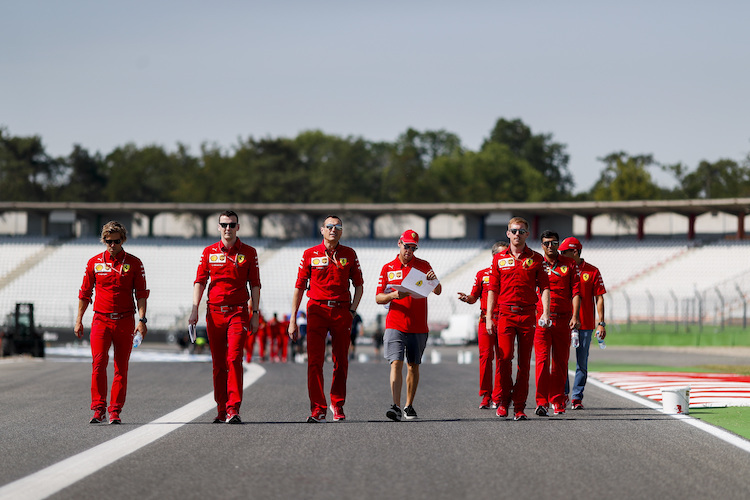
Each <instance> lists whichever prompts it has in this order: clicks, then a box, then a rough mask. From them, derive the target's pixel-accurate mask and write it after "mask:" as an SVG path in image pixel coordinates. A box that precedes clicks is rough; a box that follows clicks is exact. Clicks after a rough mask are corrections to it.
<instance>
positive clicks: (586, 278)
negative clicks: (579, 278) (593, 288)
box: [583, 273, 591, 281]
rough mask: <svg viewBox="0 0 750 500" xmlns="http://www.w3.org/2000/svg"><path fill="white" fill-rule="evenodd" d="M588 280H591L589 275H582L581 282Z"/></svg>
mask: <svg viewBox="0 0 750 500" xmlns="http://www.w3.org/2000/svg"><path fill="white" fill-rule="evenodd" d="M589 278H591V275H590V274H589V273H583V281H588V280H589Z"/></svg>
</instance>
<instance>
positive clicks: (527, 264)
mask: <svg viewBox="0 0 750 500" xmlns="http://www.w3.org/2000/svg"><path fill="white" fill-rule="evenodd" d="M533 263H534V259H532V258H531V257H529V258H528V259H526V262H524V263H523V265H524V266H526V267H531V265H532V264H533Z"/></svg>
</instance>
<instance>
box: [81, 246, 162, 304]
mask: <svg viewBox="0 0 750 500" xmlns="http://www.w3.org/2000/svg"><path fill="white" fill-rule="evenodd" d="M94 287H96V297H95V298H94V311H95V312H98V313H131V312H135V301H134V300H133V296H134V295H135V298H136V299H146V298H148V296H149V293H150V292H149V290H148V289H147V288H146V273H145V271H144V270H143V263H142V262H141V260H140V259H139V258H138V257H135V256H134V255H130V254H128V253H126V252H125V250H122V251H121V252H120V253H118V254H117V255H116V256H115V257H114V258H112V257H111V256H110V255H109V253H108V252H106V251H105V252H102V253H101V254H100V255H96V256H94V257H92V258H91V259H89V261H88V264H86V271H85V273H84V275H83V283H82V284H81V289H80V291H79V292H78V298H79V299H81V300H85V301H87V302H88V303H89V304H90V303H91V296H92V295H93V293H94Z"/></svg>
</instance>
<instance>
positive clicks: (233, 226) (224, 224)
mask: <svg viewBox="0 0 750 500" xmlns="http://www.w3.org/2000/svg"><path fill="white" fill-rule="evenodd" d="M219 225H220V226H221V227H223V228H227V227H230V228H232V229H234V228H235V227H237V223H236V222H219Z"/></svg>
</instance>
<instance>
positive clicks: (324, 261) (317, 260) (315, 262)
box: [310, 255, 328, 267]
mask: <svg viewBox="0 0 750 500" xmlns="http://www.w3.org/2000/svg"><path fill="white" fill-rule="evenodd" d="M310 264H311V265H312V266H314V267H323V266H327V265H328V256H327V255H326V256H324V257H313V258H312V260H311V261H310Z"/></svg>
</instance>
